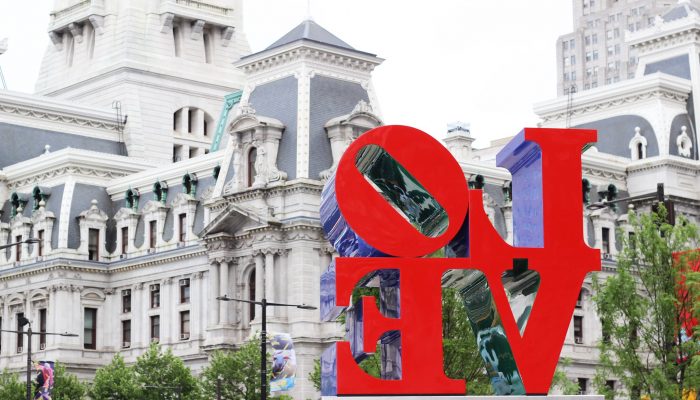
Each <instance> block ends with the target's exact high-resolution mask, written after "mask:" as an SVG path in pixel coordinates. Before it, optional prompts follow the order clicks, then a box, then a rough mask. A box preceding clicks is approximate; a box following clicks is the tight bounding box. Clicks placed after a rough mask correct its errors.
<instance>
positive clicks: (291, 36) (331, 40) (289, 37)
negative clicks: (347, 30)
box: [265, 19, 355, 50]
mask: <svg viewBox="0 0 700 400" xmlns="http://www.w3.org/2000/svg"><path fill="white" fill-rule="evenodd" d="M302 39H305V40H311V41H313V42H318V43H323V44H330V45H331V46H336V47H343V48H346V49H349V50H355V48H354V47H352V46H350V45H349V44H347V43H345V42H344V41H343V40H341V39H340V38H339V37H337V36H335V35H334V34H332V33H330V32H328V30H326V29H325V28H324V27H322V26H321V25H319V24H317V23H316V22H314V21H312V20H310V19H307V20H305V21H303V22H302V23H300V24H299V25H297V26H296V27H295V28H294V29H292V30H291V31H289V32H287V34H286V35H284V36H282V37H281V38H279V39H278V40H277V41H276V42H275V43H272V44H271V45H269V46H268V47H267V48H266V49H265V50H270V49H274V48H275V47H280V46H284V45H285V44H289V43H292V42H296V41H297V40H302Z"/></svg>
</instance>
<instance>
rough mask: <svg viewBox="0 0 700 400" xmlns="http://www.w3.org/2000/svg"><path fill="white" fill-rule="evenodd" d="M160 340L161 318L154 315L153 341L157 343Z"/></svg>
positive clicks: (152, 323)
mask: <svg viewBox="0 0 700 400" xmlns="http://www.w3.org/2000/svg"><path fill="white" fill-rule="evenodd" d="M158 340H160V316H159V315H154V316H152V317H151V341H152V342H157V341H158Z"/></svg>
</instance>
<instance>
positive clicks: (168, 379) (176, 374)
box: [134, 343, 199, 400]
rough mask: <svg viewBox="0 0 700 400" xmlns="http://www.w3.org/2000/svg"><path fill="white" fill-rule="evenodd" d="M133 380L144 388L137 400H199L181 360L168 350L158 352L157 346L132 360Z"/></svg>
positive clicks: (191, 379) (153, 344)
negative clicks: (133, 363)
mask: <svg viewBox="0 0 700 400" xmlns="http://www.w3.org/2000/svg"><path fill="white" fill-rule="evenodd" d="M134 371H135V373H136V381H137V383H138V385H139V386H141V387H142V388H145V390H143V394H142V396H141V397H140V398H139V399H140V400H163V399H173V400H175V399H177V400H189V399H198V398H199V386H198V385H197V381H196V380H195V379H194V377H193V376H192V373H191V372H190V370H189V369H188V368H187V367H186V366H185V364H184V363H183V362H182V360H181V359H180V358H178V357H175V356H174V355H173V353H172V351H171V350H170V349H168V350H166V351H165V352H163V351H161V348H160V346H159V345H158V344H157V343H151V346H150V347H149V348H148V350H147V351H146V352H145V353H144V354H142V355H141V356H140V357H139V358H137V359H136V364H135V365H134Z"/></svg>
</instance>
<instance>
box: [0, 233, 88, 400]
mask: <svg viewBox="0 0 700 400" xmlns="http://www.w3.org/2000/svg"><path fill="white" fill-rule="evenodd" d="M14 244H17V243H14ZM14 244H13V245H14ZM6 247H7V246H6ZM2 248H3V247H1V246H0V249H2ZM18 322H19V329H20V330H17V331H13V330H9V329H0V332H10V333H17V334H20V335H27V400H32V336H33V335H36V334H37V333H38V334H40V335H55V336H65V337H78V334H76V333H68V332H65V333H55V332H42V331H39V332H33V331H32V323H31V322H30V321H29V319H27V318H25V317H20V318H19V320H18ZM25 325H29V326H28V327H27V330H26V331H23V330H21V329H22V328H24V326H25Z"/></svg>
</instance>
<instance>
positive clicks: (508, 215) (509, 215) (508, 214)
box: [501, 201, 513, 246]
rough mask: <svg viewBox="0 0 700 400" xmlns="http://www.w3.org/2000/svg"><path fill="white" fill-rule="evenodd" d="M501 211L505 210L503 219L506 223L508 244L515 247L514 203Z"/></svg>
mask: <svg viewBox="0 0 700 400" xmlns="http://www.w3.org/2000/svg"><path fill="white" fill-rule="evenodd" d="M501 209H502V210H503V218H504V219H505V223H506V242H507V243H508V244H510V245H511V246H512V245H513V203H512V202H510V201H509V202H507V203H506V204H504V205H503V206H502V207H501Z"/></svg>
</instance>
